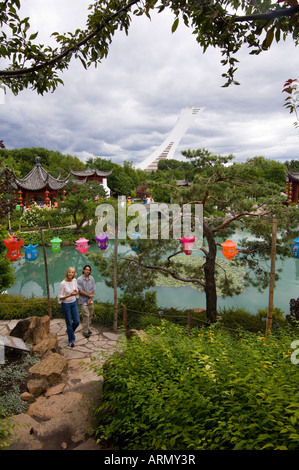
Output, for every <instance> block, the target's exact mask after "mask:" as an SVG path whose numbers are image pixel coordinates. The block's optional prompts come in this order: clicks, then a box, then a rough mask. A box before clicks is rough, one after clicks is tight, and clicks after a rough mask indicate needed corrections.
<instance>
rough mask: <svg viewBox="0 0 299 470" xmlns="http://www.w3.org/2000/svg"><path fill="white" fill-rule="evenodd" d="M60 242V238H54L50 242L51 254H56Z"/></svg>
mask: <svg viewBox="0 0 299 470" xmlns="http://www.w3.org/2000/svg"><path fill="white" fill-rule="evenodd" d="M61 242H62V240H61V238H59V237H54V238H52V240H50V243H51V244H52V251H53V253H58V251H59V250H60V243H61Z"/></svg>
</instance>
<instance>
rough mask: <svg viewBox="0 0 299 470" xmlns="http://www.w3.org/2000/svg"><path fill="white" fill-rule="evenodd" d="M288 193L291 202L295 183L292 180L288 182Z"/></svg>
mask: <svg viewBox="0 0 299 470" xmlns="http://www.w3.org/2000/svg"><path fill="white" fill-rule="evenodd" d="M286 195H287V198H288V201H289V203H291V202H292V200H293V183H292V182H287V183H286Z"/></svg>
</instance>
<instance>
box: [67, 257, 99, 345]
mask: <svg viewBox="0 0 299 470" xmlns="http://www.w3.org/2000/svg"><path fill="white" fill-rule="evenodd" d="M90 273H91V267H90V266H89V265H88V264H87V265H86V266H84V268H83V272H82V275H81V276H80V277H79V278H78V279H76V278H75V276H76V272H75V269H74V268H72V267H71V268H68V269H67V270H66V273H65V279H64V280H63V281H62V282H61V283H60V286H59V291H58V302H59V303H60V304H61V310H62V313H63V316H64V318H65V322H66V331H67V334H68V340H69V345H70V346H71V347H74V343H75V330H76V329H77V328H78V326H79V324H80V317H79V310H78V304H79V305H80V308H81V312H82V317H83V336H85V338H89V336H90V335H91V330H90V324H91V319H92V315H93V297H94V291H95V281H94V278H93V277H92V276H91V275H90Z"/></svg>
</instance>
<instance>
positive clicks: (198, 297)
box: [7, 237, 299, 313]
mask: <svg viewBox="0 0 299 470" xmlns="http://www.w3.org/2000/svg"><path fill="white" fill-rule="evenodd" d="M234 241H236V242H237V241H238V240H237V237H234ZM89 250H90V251H94V250H98V251H99V249H98V248H97V246H96V245H93V246H91V247H90V248H89ZM111 251H113V243H112V242H110V245H109V248H108V250H107V252H106V253H105V254H103V256H107V255H108V254H109V252H111ZM21 252H22V253H24V250H23V249H22V250H21ZM38 253H39V254H38V258H37V259H36V260H35V261H26V260H25V256H23V257H22V259H20V260H18V261H17V262H15V263H14V268H15V274H16V282H15V284H14V286H12V287H11V288H10V289H8V291H7V292H8V293H9V294H11V295H16V294H21V295H23V296H24V297H31V296H35V297H46V295H47V291H46V281H45V267H44V257H43V251H42V248H41V247H38ZM46 253H47V263H48V277H49V289H50V296H51V297H56V296H57V293H58V289H59V284H60V282H61V281H62V280H63V279H64V277H65V271H66V269H67V268H68V267H70V266H73V267H75V269H76V273H77V277H78V276H79V275H81V273H82V268H83V266H84V265H85V264H90V265H91V267H92V275H93V276H94V278H95V281H96V291H95V299H96V300H98V301H103V302H104V301H113V289H112V288H109V287H107V286H106V285H105V281H104V279H103V277H102V276H101V273H100V272H99V271H98V268H96V267H95V266H94V265H93V263H92V262H90V261H89V260H88V258H87V257H86V256H85V255H83V254H81V253H79V252H78V251H77V250H76V249H75V247H74V246H62V247H61V249H60V251H59V253H52V250H51V248H46ZM102 253H104V252H102ZM218 256H220V257H221V256H222V254H221V252H220V250H219V253H218ZM276 267H277V268H279V267H281V268H282V273H281V275H280V276H281V279H280V280H279V281H278V282H277V283H276V284H275V292H274V305H275V306H276V307H279V308H281V309H282V310H283V311H284V312H285V313H288V312H289V301H290V299H291V298H298V297H299V289H298V284H299V282H298V281H299V259H296V258H288V259H286V260H284V261H283V262H280V261H279V260H277V261H276ZM269 270H270V268H269ZM154 290H155V291H156V292H157V303H158V305H159V306H160V307H177V308H182V309H184V308H194V307H201V308H205V295H204V293H202V292H199V291H198V290H195V289H193V288H191V287H164V286H163V287H156V288H155V289H154ZM267 305H268V290H265V291H264V292H262V293H259V292H258V291H257V290H256V289H255V288H253V287H249V288H246V290H245V292H243V293H242V294H241V295H238V296H234V297H226V298H224V297H222V296H218V306H219V307H230V306H235V307H237V306H239V307H243V308H245V309H246V310H248V311H250V312H252V313H255V312H256V311H257V310H258V309H260V308H267Z"/></svg>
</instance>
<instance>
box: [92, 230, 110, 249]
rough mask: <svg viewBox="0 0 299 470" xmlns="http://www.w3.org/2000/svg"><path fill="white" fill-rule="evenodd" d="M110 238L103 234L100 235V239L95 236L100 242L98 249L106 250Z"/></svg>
mask: <svg viewBox="0 0 299 470" xmlns="http://www.w3.org/2000/svg"><path fill="white" fill-rule="evenodd" d="M108 238H109V237H108V235H105V234H102V233H100V235H99V236H98V237H97V236H95V239H96V241H97V242H98V247H99V248H101V250H106V248H107V246H108Z"/></svg>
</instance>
